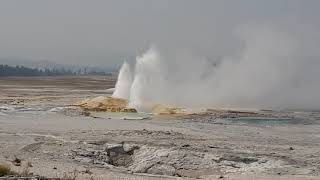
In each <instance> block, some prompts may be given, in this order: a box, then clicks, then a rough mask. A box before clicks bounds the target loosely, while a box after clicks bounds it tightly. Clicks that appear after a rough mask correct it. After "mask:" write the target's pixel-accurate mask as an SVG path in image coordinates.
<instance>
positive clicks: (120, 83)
mask: <svg viewBox="0 0 320 180" xmlns="http://www.w3.org/2000/svg"><path fill="white" fill-rule="evenodd" d="M132 77H133V74H132V71H131V68H130V65H129V64H128V63H127V62H124V63H123V65H122V66H121V69H120V72H119V75H118V80H117V83H116V87H115V90H114V93H113V95H112V97H117V98H123V99H129V97H130V88H131V84H132Z"/></svg>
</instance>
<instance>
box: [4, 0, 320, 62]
mask: <svg viewBox="0 0 320 180" xmlns="http://www.w3.org/2000/svg"><path fill="white" fill-rule="evenodd" d="M319 9H320V1H319V0H241V1H237V0H207V1H206V0H192V1H191V0H190V1H188V0H101V1H99V0H86V1H84V0H2V1H1V2H0V58H8V57H9V58H21V59H32V60H37V61H38V60H46V61H53V62H58V63H77V64H93V65H99V64H103V65H117V64H120V63H122V61H123V60H125V59H130V58H131V59H132V58H134V57H135V56H136V55H138V54H141V53H142V52H143V51H145V50H146V49H147V48H148V47H149V46H150V45H157V46H160V47H164V48H168V49H177V50H182V51H190V52H192V53H194V54H198V55H201V56H206V57H208V58H212V57H217V56H225V55H227V54H228V53H229V52H230V51H234V50H235V49H237V47H239V46H240V45H239V44H241V41H237V36H236V35H235V32H237V29H239V28H242V27H246V26H251V25H261V24H268V25H272V26H277V27H278V26H279V27H281V28H284V29H290V30H292V29H293V30H294V33H295V35H296V36H298V37H300V39H301V43H305V44H308V45H309V46H308V47H311V48H319V47H318V46H319V41H315V39H317V38H318V39H319V36H320V35H319V33H320V31H319V27H320V25H319V24H320V18H319V17H320V11H319ZM310 34H311V35H310ZM298 39H299V38H298ZM308 49H310V48H308ZM310 52H312V53H315V52H319V51H316V50H314V51H312V50H311V51H310ZM310 56H317V54H310Z"/></svg>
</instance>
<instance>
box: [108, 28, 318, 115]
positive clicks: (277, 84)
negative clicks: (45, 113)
mask: <svg viewBox="0 0 320 180" xmlns="http://www.w3.org/2000/svg"><path fill="white" fill-rule="evenodd" d="M240 38H241V39H242V42H243V47H242V49H241V51H239V52H237V53H232V54H230V56H228V57H223V58H220V59H213V60H209V59H207V58H201V57H197V56H193V55H192V54H186V53H176V52H170V51H160V50H159V49H157V48H150V49H149V50H148V51H147V52H145V53H144V54H143V55H142V56H140V57H137V59H136V64H135V67H134V72H133V73H131V71H130V67H129V65H128V64H127V63H125V64H124V65H123V66H122V68H121V71H120V74H119V80H118V82H117V86H116V90H115V93H114V96H116V97H122V98H128V99H129V101H130V106H132V107H135V108H137V109H138V110H140V111H148V110H150V108H151V107H152V105H154V104H164V105H169V106H180V107H190V108H201V107H224V108H272V109H278V108H283V109H284V108H299V109H302V108H303V109H320V81H319V80H317V79H318V78H319V77H320V70H319V69H320V62H319V60H313V59H311V60H310V58H309V57H308V56H307V55H304V54H303V53H301V47H300V46H299V43H298V42H297V41H296V39H295V38H293V37H291V36H289V35H288V34H287V33H283V32H277V31H272V30H271V31H270V30H265V29H262V30H259V31H254V32H248V31H247V33H242V34H240ZM308 58H309V59H308Z"/></svg>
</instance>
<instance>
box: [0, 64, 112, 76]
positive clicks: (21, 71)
mask: <svg viewBox="0 0 320 180" xmlns="http://www.w3.org/2000/svg"><path fill="white" fill-rule="evenodd" d="M76 75H111V73H106V72H95V71H87V70H86V69H79V70H77V71H72V70H70V69H64V68H60V69H55V68H53V69H49V68H48V69H47V68H46V69H37V68H29V67H25V66H9V65H0V76H76Z"/></svg>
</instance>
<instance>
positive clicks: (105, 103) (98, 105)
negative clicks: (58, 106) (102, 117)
mask: <svg viewBox="0 0 320 180" xmlns="http://www.w3.org/2000/svg"><path fill="white" fill-rule="evenodd" d="M74 105H75V106H80V107H82V108H84V109H86V110H88V111H104V112H137V110H136V109H133V108H127V106H128V100H126V99H121V98H114V97H110V96H99V97H96V98H93V99H86V100H83V101H80V102H77V103H75V104H74Z"/></svg>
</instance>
